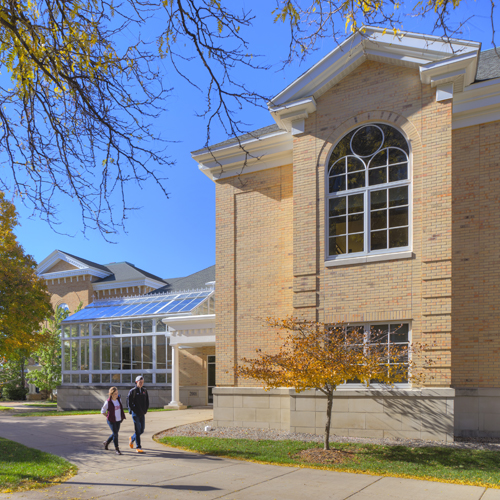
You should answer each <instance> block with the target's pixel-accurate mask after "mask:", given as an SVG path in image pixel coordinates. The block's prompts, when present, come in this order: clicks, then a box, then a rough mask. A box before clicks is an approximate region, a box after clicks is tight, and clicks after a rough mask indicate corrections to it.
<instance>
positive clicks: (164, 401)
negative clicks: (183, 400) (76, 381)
mask: <svg viewBox="0 0 500 500" xmlns="http://www.w3.org/2000/svg"><path fill="white" fill-rule="evenodd" d="M110 387H111V386H110ZM116 387H117V388H118V393H119V394H120V396H121V397H122V403H123V406H124V407H126V405H127V394H128V392H129V391H130V389H132V386H131V385H127V386H123V385H117V386H116ZM146 388H147V390H148V394H149V406H150V407H151V408H163V407H164V406H165V405H168V403H170V401H171V399H172V398H171V397H170V394H171V391H170V387H169V386H163V387H162V386H155V387H152V388H149V387H146ZM108 391H109V387H99V386H88V385H85V386H81V385H80V386H74V385H71V386H68V385H66V386H64V385H60V386H59V387H58V388H57V408H58V409H60V410H100V409H101V408H102V405H103V404H104V401H105V400H106V399H107V398H108Z"/></svg>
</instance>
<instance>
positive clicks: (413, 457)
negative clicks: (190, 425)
mask: <svg viewBox="0 0 500 500" xmlns="http://www.w3.org/2000/svg"><path fill="white" fill-rule="evenodd" d="M159 441H160V442H161V443H163V444H165V445H167V446H174V447H178V448H182V449H185V450H190V451H196V452H199V453H207V454H210V455H217V456H223V457H228V458H236V459H240V460H250V461H255V462H265V463H271V464H277V465H287V466H298V467H312V468H319V469H327V470H336V471H343V472H355V473H362V474H373V475H377V476H392V477H405V478H413V479H426V480H430V481H440V482H446V483H458V484H469V485H475V486H483V487H487V488H500V467H499V465H500V452H497V451H489V450H465V449H464V450H460V449H455V448H439V447H426V448H409V447H406V446H380V445H371V444H352V443H331V447H332V449H335V450H337V452H336V453H335V452H334V453H333V454H336V459H337V460H339V462H338V463H325V462H324V460H323V461H322V460H318V461H315V455H316V453H315V450H314V449H318V448H322V444H321V443H305V442H301V441H251V440H248V439H220V438H211V437H180V436H176V437H163V438H161V439H160V440H159ZM304 450H309V451H304ZM301 452H302V453H303V454H302V458H301V457H299V456H297V455H298V454H299V453H301ZM304 456H306V457H307V458H305V459H304ZM321 462H323V463H321Z"/></svg>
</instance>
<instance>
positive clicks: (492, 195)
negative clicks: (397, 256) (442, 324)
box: [449, 121, 500, 388]
mask: <svg viewBox="0 0 500 500" xmlns="http://www.w3.org/2000/svg"><path fill="white" fill-rule="evenodd" d="M452 193H453V233H452V249H453V259H452V265H451V270H450V271H449V272H451V275H452V287H451V288H452V291H451V293H452V296H453V302H452V316H451V317H452V329H453V341H452V349H451V365H452V370H453V371H452V383H453V385H454V386H455V387H482V388H489V387H500V308H499V286H500V266H499V262H500V210H499V208H500V122H498V121H497V122H492V123H487V124H483V125H475V126H472V127H467V128H463V129H458V130H455V131H454V132H453V189H452Z"/></svg>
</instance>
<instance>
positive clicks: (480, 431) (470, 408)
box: [455, 388, 500, 437]
mask: <svg viewBox="0 0 500 500" xmlns="http://www.w3.org/2000/svg"><path fill="white" fill-rule="evenodd" d="M455 436H461V437H500V389H499V388H490V389H459V388H457V389H455Z"/></svg>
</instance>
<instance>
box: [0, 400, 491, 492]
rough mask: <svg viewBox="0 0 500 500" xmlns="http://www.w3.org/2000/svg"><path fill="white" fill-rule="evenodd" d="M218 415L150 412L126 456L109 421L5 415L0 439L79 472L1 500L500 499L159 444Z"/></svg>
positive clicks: (125, 431)
mask: <svg viewBox="0 0 500 500" xmlns="http://www.w3.org/2000/svg"><path fill="white" fill-rule="evenodd" d="M211 417H212V412H211V411H210V410H201V409H200V410H197V409H191V410H185V411H175V412H173V411H172V412H155V413H150V414H148V415H147V417H146V433H145V435H144V440H143V447H144V448H145V449H146V451H147V453H146V454H144V455H138V454H137V453H135V451H134V452H133V451H132V450H130V448H129V447H128V445H127V443H126V441H127V439H128V435H129V434H130V433H131V431H132V420H131V419H130V418H128V419H127V421H126V422H125V423H124V424H123V427H122V431H121V432H120V437H121V438H122V439H121V440H122V449H123V452H124V454H123V455H122V456H118V455H115V453H114V452H112V451H110V452H105V451H103V450H102V448H101V444H100V443H101V442H102V441H103V439H104V438H105V437H106V436H107V435H108V434H109V431H108V427H107V425H106V422H105V419H104V417H102V416H101V415H95V416H94V415H88V416H64V417H24V418H23V417H15V416H2V415H0V436H2V437H5V438H8V439H12V440H14V441H18V442H20V443H23V444H25V445H28V446H31V447H34V448H38V449H40V450H43V451H48V452H51V453H54V454H56V455H60V456H63V457H65V458H67V459H68V460H70V461H71V462H73V463H74V464H76V465H78V467H79V473H78V474H77V475H76V476H75V477H74V478H72V479H71V480H70V481H68V482H66V483H63V484H60V485H56V486H53V487H51V488H45V489H43V490H34V491H28V492H19V493H13V494H3V495H2V494H0V500H4V499H10V500H18V499H19V500H20V499H26V500H46V499H67V500H77V499H78V500H87V499H89V500H90V499H107V500H114V499H120V500H122V499H123V500H136V499H137V500H139V499H140V500H148V499H163V498H165V499H167V498H168V499H169V500H175V499H182V500H191V499H198V500H202V499H203V500H205V499H207V500H208V499H219V498H223V499H224V500H233V499H234V500H250V499H259V500H276V499H280V500H281V499H283V500H285V499H286V500H303V499H304V498H306V499H308V498H312V499H314V500H321V499H335V500H347V499H349V500H371V499H385V500H500V490H491V489H490V490H485V489H484V488H479V487H475V486H460V485H454V484H445V483H431V482H427V481H416V480H411V479H397V478H390V477H378V476H367V475H363V474H345V473H338V472H330V471H320V470H313V469H300V468H295V467H294V468H292V467H279V466H273V465H260V464H253V463H249V462H242V461H237V460H229V459H223V458H217V457H206V456H202V455H197V454H195V453H187V452H182V451H179V450H176V449H172V448H166V447H165V446H162V445H160V444H157V443H155V442H154V441H152V439H151V437H152V435H153V434H155V433H157V432H159V431H161V430H164V429H167V428H170V427H175V426H178V425H182V424H185V423H189V422H197V421H201V420H208V419H210V418H211Z"/></svg>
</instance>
